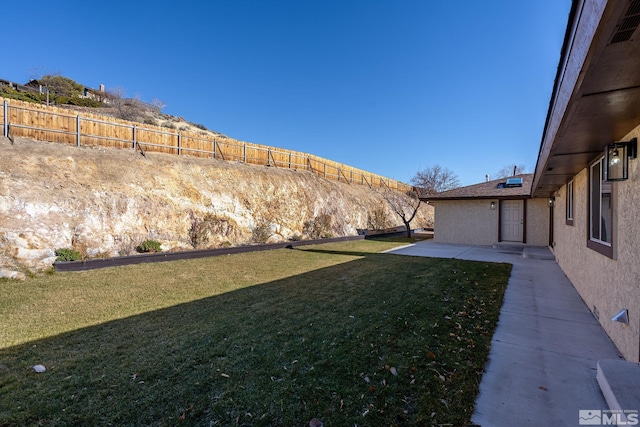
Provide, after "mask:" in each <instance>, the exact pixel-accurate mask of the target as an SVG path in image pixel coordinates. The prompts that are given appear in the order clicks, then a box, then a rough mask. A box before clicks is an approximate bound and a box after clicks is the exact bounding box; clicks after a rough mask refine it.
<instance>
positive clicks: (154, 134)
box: [0, 98, 411, 192]
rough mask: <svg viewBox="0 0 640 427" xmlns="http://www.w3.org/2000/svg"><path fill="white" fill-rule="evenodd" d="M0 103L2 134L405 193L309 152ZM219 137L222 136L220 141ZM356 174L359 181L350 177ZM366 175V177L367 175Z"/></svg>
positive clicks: (15, 102) (404, 186)
mask: <svg viewBox="0 0 640 427" xmlns="http://www.w3.org/2000/svg"><path fill="white" fill-rule="evenodd" d="M0 101H2V104H3V107H2V111H1V112H2V125H3V135H4V136H7V135H8V134H9V129H11V132H12V133H13V136H20V137H25V138H32V139H36V140H45V141H53V142H61V143H66V144H75V145H76V146H77V147H80V146H81V145H99V146H105V147H112V148H129V147H131V146H132V144H133V147H132V148H133V149H134V150H135V149H137V148H138V147H139V146H140V145H141V144H143V145H144V150H145V152H154V151H155V152H161V153H169V154H177V155H183V154H186V155H190V156H198V157H213V158H214V159H221V160H231V161H233V160H235V161H242V162H245V163H250V164H256V165H262V166H264V165H267V166H275V167H285V168H289V169H306V170H308V171H310V172H311V173H313V174H315V175H318V176H323V177H325V178H327V179H331V180H334V181H345V182H347V183H354V184H360V185H368V186H369V187H370V188H373V187H387V188H393V189H395V190H398V191H403V192H406V191H408V190H410V189H411V187H410V186H409V185H407V184H404V183H402V182H399V181H395V180H391V179H389V178H385V177H382V176H380V175H375V174H371V173H370V172H367V171H364V170H361V169H357V168H354V167H351V166H348V165H344V164H342V163H338V162H334V161H332V160H328V159H324V158H321V157H316V156H314V155H310V154H306V153H301V152H296V151H292V150H286V149H281V148H275V147H270V146H266V145H260V144H253V143H250V142H241V141H237V140H235V139H232V138H227V137H224V136H223V137H222V138H219V137H207V136H202V135H200V134H195V133H193V134H192V133H189V132H182V131H178V132H170V131H167V129H166V128H162V127H160V126H153V125H145V126H144V127H140V126H138V124H136V123H135V122H129V121H125V120H120V119H115V118H110V117H106V116H99V115H97V114H91V113H86V114H83V115H82V116H80V115H71V114H69V111H68V110H65V109H62V108H57V107H52V106H45V105H39V104H32V103H28V102H23V101H18V100H13V99H11V100H8V99H4V98H0ZM219 139H222V140H219ZM358 176H360V179H359V180H358V179H357V178H356V179H354V177H358ZM367 176H368V178H367Z"/></svg>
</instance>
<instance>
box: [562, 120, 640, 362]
mask: <svg viewBox="0 0 640 427" xmlns="http://www.w3.org/2000/svg"><path fill="white" fill-rule="evenodd" d="M631 136H640V132H638V130H636V131H635V132H634V133H632V135H631ZM628 139H629V137H628V138H624V139H623V140H628ZM573 186H574V222H573V224H574V225H573V226H570V225H567V224H566V220H565V218H566V192H567V187H566V185H565V186H564V187H562V188H561V190H560V191H559V193H558V197H557V198H556V205H557V206H558V208H557V209H556V210H555V214H554V240H555V242H556V244H555V247H554V254H555V256H556V259H557V261H558V264H559V265H560V267H561V268H562V269H563V271H564V272H565V274H566V275H567V277H568V278H569V280H571V282H572V283H573V285H574V286H575V288H576V289H577V291H578V292H579V293H580V295H581V296H582V298H583V300H584V301H585V303H586V304H587V306H588V307H589V308H590V309H591V310H592V311H593V312H594V314H597V315H598V317H599V321H600V323H601V324H602V326H603V327H604V329H605V330H606V331H607V333H608V334H609V336H610V337H611V339H612V340H613V342H614V343H615V344H616V346H617V347H618V349H619V350H620V351H621V353H622V354H623V355H624V357H625V358H626V359H627V360H633V361H639V360H640V349H639V347H640V259H639V256H638V253H639V252H640V214H639V213H640V159H635V160H634V159H632V160H630V162H629V179H628V180H626V181H621V182H614V183H613V187H612V199H613V209H614V220H613V234H612V238H613V248H614V258H613V259H611V258H609V257H607V256H604V255H601V254H600V253H598V252H596V251H594V250H591V249H589V248H588V247H587V232H588V221H589V219H588V205H587V203H588V173H587V169H584V170H583V171H581V172H580V173H579V174H578V175H576V176H575V177H574V179H573ZM625 308H626V309H628V310H629V321H630V324H629V325H628V326H625V325H622V324H620V323H617V322H613V321H611V317H613V316H614V315H615V314H616V313H618V312H619V311H620V310H622V309H625Z"/></svg>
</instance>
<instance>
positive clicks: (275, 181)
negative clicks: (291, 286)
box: [0, 137, 433, 276]
mask: <svg viewBox="0 0 640 427" xmlns="http://www.w3.org/2000/svg"><path fill="white" fill-rule="evenodd" d="M0 150H2V155H1V156H0V273H2V272H3V274H0V275H5V276H10V275H11V274H10V272H11V271H36V270H43V269H47V268H49V267H50V266H51V264H52V263H53V262H54V260H55V256H54V252H55V250H56V249H58V248H74V249H76V250H78V251H80V252H81V253H82V254H83V255H84V256H85V257H106V256H119V255H128V254H133V253H135V248H136V246H137V245H139V244H140V243H141V242H143V241H144V240H147V239H154V240H158V241H159V242H161V243H162V249H163V250H167V251H175V250H191V249H194V248H210V247H219V246H229V245H234V246H235V245H245V244H253V243H261V242H274V241H282V240H295V239H302V238H309V237H318V236H319V237H322V236H334V237H337V236H344V235H355V234H357V232H358V229H367V228H372V226H377V227H380V226H382V225H384V226H387V227H391V226H398V225H402V222H401V221H400V220H399V218H398V217H397V215H396V214H394V213H393V212H392V211H391V209H390V206H388V204H387V202H386V201H385V199H384V197H382V195H381V194H380V193H379V191H374V190H371V189H370V188H369V187H367V186H360V185H348V184H346V183H339V182H334V181H329V180H326V179H324V178H321V177H318V176H315V175H313V174H311V173H309V172H306V171H295V170H288V169H287V170H284V169H276V168H268V167H260V166H251V165H247V164H242V163H235V162H225V161H220V160H214V159H200V158H193V157H187V156H184V157H177V156H172V155H167V154H157V153H147V154H146V156H142V155H141V154H140V152H134V151H133V150H118V149H105V148H89V147H83V148H76V147H72V146H66V145H64V144H57V143H46V142H38V141H31V140H26V139H22V138H18V139H17V140H16V141H15V143H14V144H12V143H11V142H10V141H9V140H8V139H5V138H2V137H0ZM432 223H433V211H432V208H431V207H430V206H426V205H423V207H421V208H420V211H419V213H418V216H417V217H416V219H415V220H414V222H412V226H413V227H416V228H417V227H427V226H431V225H432Z"/></svg>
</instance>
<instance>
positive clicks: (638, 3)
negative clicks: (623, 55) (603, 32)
mask: <svg viewBox="0 0 640 427" xmlns="http://www.w3.org/2000/svg"><path fill="white" fill-rule="evenodd" d="M638 25H640V0H633V1H632V2H631V4H630V5H629V9H627V13H626V14H625V15H624V18H623V19H622V22H620V23H619V24H618V26H617V28H616V32H615V34H614V35H613V37H612V38H611V43H620V42H626V41H629V40H631V36H633V33H635V31H636V29H637V28H638Z"/></svg>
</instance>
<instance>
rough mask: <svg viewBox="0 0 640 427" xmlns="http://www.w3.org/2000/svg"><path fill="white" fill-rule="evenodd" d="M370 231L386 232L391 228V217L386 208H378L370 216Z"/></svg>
mask: <svg viewBox="0 0 640 427" xmlns="http://www.w3.org/2000/svg"><path fill="white" fill-rule="evenodd" d="M367 222H368V226H369V229H370V230H384V229H385V228H387V227H388V226H389V215H388V213H387V210H386V209H385V208H384V206H378V207H377V208H375V209H374V210H373V211H372V212H371V213H369V216H368V221H367Z"/></svg>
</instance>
